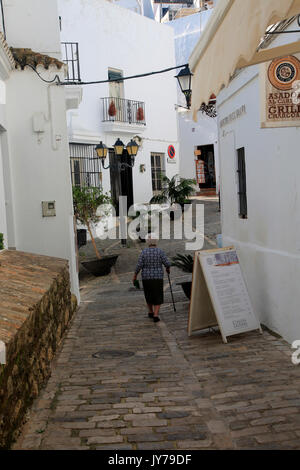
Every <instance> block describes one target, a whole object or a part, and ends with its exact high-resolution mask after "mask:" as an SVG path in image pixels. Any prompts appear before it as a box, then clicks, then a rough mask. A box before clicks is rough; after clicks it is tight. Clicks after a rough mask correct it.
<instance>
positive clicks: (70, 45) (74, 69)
mask: <svg viewBox="0 0 300 470" xmlns="http://www.w3.org/2000/svg"><path fill="white" fill-rule="evenodd" d="M61 47H62V58H63V61H64V63H65V64H67V66H68V76H67V78H66V80H67V81H68V82H80V81H81V78H80V64H79V47H78V42H62V43H61Z"/></svg>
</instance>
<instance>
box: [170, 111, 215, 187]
mask: <svg viewBox="0 0 300 470" xmlns="http://www.w3.org/2000/svg"><path fill="white" fill-rule="evenodd" d="M178 123H179V135H180V149H181V159H180V176H182V177H183V178H195V179H196V165H195V155H194V150H195V148H196V147H197V146H200V145H213V146H214V152H215V170H216V187H217V188H218V187H219V159H218V133H217V122H216V119H214V118H210V117H208V116H206V115H205V114H202V113H201V112H199V113H198V122H195V121H193V119H192V116H191V113H190V112H189V111H188V112H181V113H178Z"/></svg>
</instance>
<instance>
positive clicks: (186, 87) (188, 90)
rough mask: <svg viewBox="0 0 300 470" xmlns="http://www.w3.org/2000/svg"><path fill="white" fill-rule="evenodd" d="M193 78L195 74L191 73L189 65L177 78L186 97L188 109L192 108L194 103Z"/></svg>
mask: <svg viewBox="0 0 300 470" xmlns="http://www.w3.org/2000/svg"><path fill="white" fill-rule="evenodd" d="M192 76H193V73H192V72H191V71H190V68H189V66H188V64H187V65H186V66H185V67H184V69H181V70H180V72H179V74H178V75H176V77H175V78H177V80H178V83H179V86H180V89H181V91H182V93H183V94H184V96H185V99H186V105H187V107H188V108H190V107H191V101H192Z"/></svg>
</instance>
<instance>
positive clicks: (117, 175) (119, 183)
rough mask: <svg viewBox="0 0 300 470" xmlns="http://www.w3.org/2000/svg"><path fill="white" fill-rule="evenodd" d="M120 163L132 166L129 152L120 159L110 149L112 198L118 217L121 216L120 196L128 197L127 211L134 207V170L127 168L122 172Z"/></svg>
mask: <svg viewBox="0 0 300 470" xmlns="http://www.w3.org/2000/svg"><path fill="white" fill-rule="evenodd" d="M118 162H120V163H128V164H130V162H131V159H130V156H129V155H128V152H127V150H124V152H123V155H122V156H121V157H118V156H116V155H115V152H114V150H113V149H109V164H110V185H111V197H112V200H113V202H114V205H115V208H116V215H119V197H120V196H127V210H128V209H129V207H130V206H132V205H133V180H132V168H128V167H125V168H124V169H122V170H121V169H120V168H119V166H118Z"/></svg>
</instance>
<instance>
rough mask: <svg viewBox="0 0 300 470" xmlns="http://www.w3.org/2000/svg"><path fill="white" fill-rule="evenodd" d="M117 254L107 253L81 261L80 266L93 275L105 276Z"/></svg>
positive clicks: (113, 263) (114, 261) (114, 262)
mask: <svg viewBox="0 0 300 470" xmlns="http://www.w3.org/2000/svg"><path fill="white" fill-rule="evenodd" d="M118 256H119V255H108V256H103V257H102V258H100V259H98V258H93V259H90V260H86V261H82V262H81V264H82V266H83V267H84V268H85V269H86V270H87V271H88V272H89V273H91V274H93V275H94V276H106V275H107V274H109V273H110V270H111V268H112V266H114V265H115V264H116V261H117V259H118Z"/></svg>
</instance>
